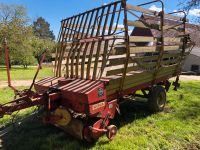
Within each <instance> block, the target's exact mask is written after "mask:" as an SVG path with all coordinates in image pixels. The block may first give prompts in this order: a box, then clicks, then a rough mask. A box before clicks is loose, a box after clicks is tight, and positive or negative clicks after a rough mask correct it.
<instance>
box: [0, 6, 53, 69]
mask: <svg viewBox="0 0 200 150" xmlns="http://www.w3.org/2000/svg"><path fill="white" fill-rule="evenodd" d="M0 14H1V15H0V42H2V41H3V40H4V38H6V39H7V41H8V46H9V55H10V57H9V60H10V63H11V64H14V65H23V66H24V67H25V68H26V67H27V66H28V65H31V64H35V63H36V59H37V60H38V62H39V60H40V56H41V54H42V53H43V52H44V50H45V49H46V48H47V47H48V48H49V51H48V53H47V56H46V59H45V60H46V61H51V52H52V51H53V49H54V46H55V42H54V41H53V39H55V36H54V35H53V32H52V31H50V29H49V26H50V25H49V23H48V22H46V21H45V20H44V19H43V18H42V17H40V18H38V19H37V21H36V22H34V23H33V25H31V24H30V19H29V17H28V16H27V12H26V8H25V7H24V6H21V5H7V4H4V3H0ZM36 29H37V31H36ZM38 34H39V35H38ZM4 51H5V50H4V48H3V46H1V47H0V64H4V55H5V54H4Z"/></svg>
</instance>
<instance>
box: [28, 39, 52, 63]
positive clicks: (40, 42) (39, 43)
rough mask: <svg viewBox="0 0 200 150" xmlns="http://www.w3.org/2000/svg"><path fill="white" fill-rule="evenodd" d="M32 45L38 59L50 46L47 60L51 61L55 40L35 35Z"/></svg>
mask: <svg viewBox="0 0 200 150" xmlns="http://www.w3.org/2000/svg"><path fill="white" fill-rule="evenodd" d="M30 45H31V46H32V47H33V55H34V57H35V58H37V59H39V57H40V56H41V55H42V54H43V52H44V51H45V50H46V49H47V48H48V51H47V55H46V57H45V61H51V53H52V52H53V51H54V49H55V42H54V41H52V40H49V39H40V38H38V37H35V36H33V37H32V39H31V42H30Z"/></svg>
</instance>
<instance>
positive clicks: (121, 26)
mask: <svg viewBox="0 0 200 150" xmlns="http://www.w3.org/2000/svg"><path fill="white" fill-rule="evenodd" d="M116 24H117V23H116V22H115V23H114V24H113V26H116ZM117 27H118V28H124V25H123V24H121V23H119V24H118V25H117Z"/></svg>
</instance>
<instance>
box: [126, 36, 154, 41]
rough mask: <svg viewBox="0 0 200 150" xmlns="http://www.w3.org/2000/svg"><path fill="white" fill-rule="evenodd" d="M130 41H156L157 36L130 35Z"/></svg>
mask: <svg viewBox="0 0 200 150" xmlns="http://www.w3.org/2000/svg"><path fill="white" fill-rule="evenodd" d="M129 40H130V42H156V38H154V37H148V36H130V37H129Z"/></svg>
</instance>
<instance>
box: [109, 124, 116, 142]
mask: <svg viewBox="0 0 200 150" xmlns="http://www.w3.org/2000/svg"><path fill="white" fill-rule="evenodd" d="M116 134H117V127H116V126H112V127H111V128H109V129H108V131H107V137H108V139H109V140H112V139H113V138H114V137H115V136H116Z"/></svg>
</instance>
